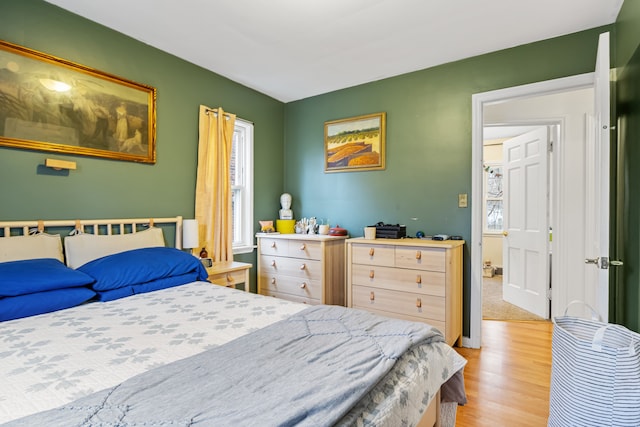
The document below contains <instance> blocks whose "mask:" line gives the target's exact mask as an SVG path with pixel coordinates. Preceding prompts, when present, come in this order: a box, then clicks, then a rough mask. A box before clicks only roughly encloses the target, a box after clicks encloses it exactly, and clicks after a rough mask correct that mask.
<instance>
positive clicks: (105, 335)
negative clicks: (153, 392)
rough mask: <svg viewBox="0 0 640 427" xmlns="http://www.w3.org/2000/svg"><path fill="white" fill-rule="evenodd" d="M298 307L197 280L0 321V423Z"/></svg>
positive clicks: (236, 334)
mask: <svg viewBox="0 0 640 427" xmlns="http://www.w3.org/2000/svg"><path fill="white" fill-rule="evenodd" d="M305 307H306V306H305V305H302V304H297V303H292V302H288V301H285V300H281V299H276V298H271V297H260V296H258V297H256V295H254V294H247V293H246V292H243V291H236V290H234V289H229V288H224V287H220V286H215V285H211V284H210V283H205V282H196V283H192V284H188V285H183V286H178V287H175V288H169V289H164V290H160V291H155V292H151V293H148V294H140V295H135V296H132V297H128V298H125V299H121V300H116V301H111V302H106V303H91V304H86V305H83V306H79V307H75V308H72V309H67V310H62V311H59V312H55V313H49V314H45V315H40V316H34V317H31V318H27V319H18V320H14V321H8V322H2V323H0V378H2V384H1V385H0V423H4V422H7V421H9V420H12V419H16V418H19V417H22V416H25V415H28V414H32V413H35V412H39V411H43V410H46V409H51V408H55V407H57V406H60V405H62V404H65V403H68V402H71V401H73V400H76V399H77V398H79V397H81V396H85V395H87V394H89V393H92V392H95V391H99V390H102V389H104V388H106V387H111V386H114V385H116V384H118V383H120V382H122V381H124V380H125V379H127V378H130V377H132V376H134V375H137V374H139V373H141V372H144V371H147V370H149V369H150V368H153V367H156V366H160V365H164V364H167V363H169V362H172V361H175V360H179V359H183V358H185V357H188V356H191V355H194V354H197V353H200V352H202V351H203V350H205V349H208V348H212V347H215V346H218V345H221V344H224V343H226V342H228V341H230V340H232V339H234V338H237V337H239V336H242V335H244V334H247V333H249V332H251V331H253V330H256V329H259V328H262V327H264V326H266V325H269V324H272V323H274V322H276V321H278V320H281V319H284V318H286V317H288V316H289V315H291V314H293V313H297V312H299V311H300V310H302V309H304V308H305ZM239 363H241V361H239Z"/></svg>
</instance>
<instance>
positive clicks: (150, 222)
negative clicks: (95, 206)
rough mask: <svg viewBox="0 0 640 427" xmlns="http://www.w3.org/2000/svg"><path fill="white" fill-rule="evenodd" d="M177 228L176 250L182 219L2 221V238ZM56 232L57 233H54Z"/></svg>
mask: <svg viewBox="0 0 640 427" xmlns="http://www.w3.org/2000/svg"><path fill="white" fill-rule="evenodd" d="M160 224H162V225H169V226H171V225H172V224H173V225H174V226H175V242H174V244H175V248H176V249H182V217H181V216H176V217H169V218H128V219H69V220H67V219H63V220H29V221H0V238H2V237H10V236H20V235H27V234H30V233H33V232H45V231H49V232H52V233H54V232H55V233H56V234H64V233H66V234H67V235H68V234H69V233H72V232H73V231H74V230H76V229H78V230H81V231H82V232H85V233H90V234H100V235H113V234H127V233H136V232H138V231H142V230H146V229H147V228H149V227H150V226H157V225H160ZM53 230H55V231H53Z"/></svg>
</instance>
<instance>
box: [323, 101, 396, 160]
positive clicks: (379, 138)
mask: <svg viewBox="0 0 640 427" xmlns="http://www.w3.org/2000/svg"><path fill="white" fill-rule="evenodd" d="M385 133H386V113H375V114H367V115H364V116H358V117H351V118H348V119H340V120H332V121H329V122H325V124H324V171H325V172H355V171H369V170H383V169H384V168H385Z"/></svg>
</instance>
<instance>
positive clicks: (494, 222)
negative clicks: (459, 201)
mask: <svg viewBox="0 0 640 427" xmlns="http://www.w3.org/2000/svg"><path fill="white" fill-rule="evenodd" d="M484 207H485V215H484V231H485V233H498V232H501V231H502V209H503V205H502V165H496V164H494V165H485V167H484Z"/></svg>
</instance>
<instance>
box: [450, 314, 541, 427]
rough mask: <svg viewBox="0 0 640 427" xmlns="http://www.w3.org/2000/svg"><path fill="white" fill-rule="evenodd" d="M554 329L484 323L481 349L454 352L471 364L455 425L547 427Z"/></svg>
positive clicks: (498, 322)
mask: <svg viewBox="0 0 640 427" xmlns="http://www.w3.org/2000/svg"><path fill="white" fill-rule="evenodd" d="M552 325H553V324H552V323H551V322H545V321H537V322H536V321H530V322H525V321H522V322H517V321H494V320H483V321H482V348H481V349H479V350H478V349H469V348H456V350H457V351H458V352H459V353H460V354H461V355H462V356H464V357H465V358H466V359H467V361H468V362H467V366H466V367H465V370H464V379H465V386H466V390H467V398H468V403H467V404H466V405H465V406H459V407H458V413H457V417H456V426H457V427H484V426H487V427H489V426H491V427H499V426H519V427H542V426H546V425H547V418H548V417H549V383H550V376H551V333H552V329H553V326H552Z"/></svg>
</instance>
